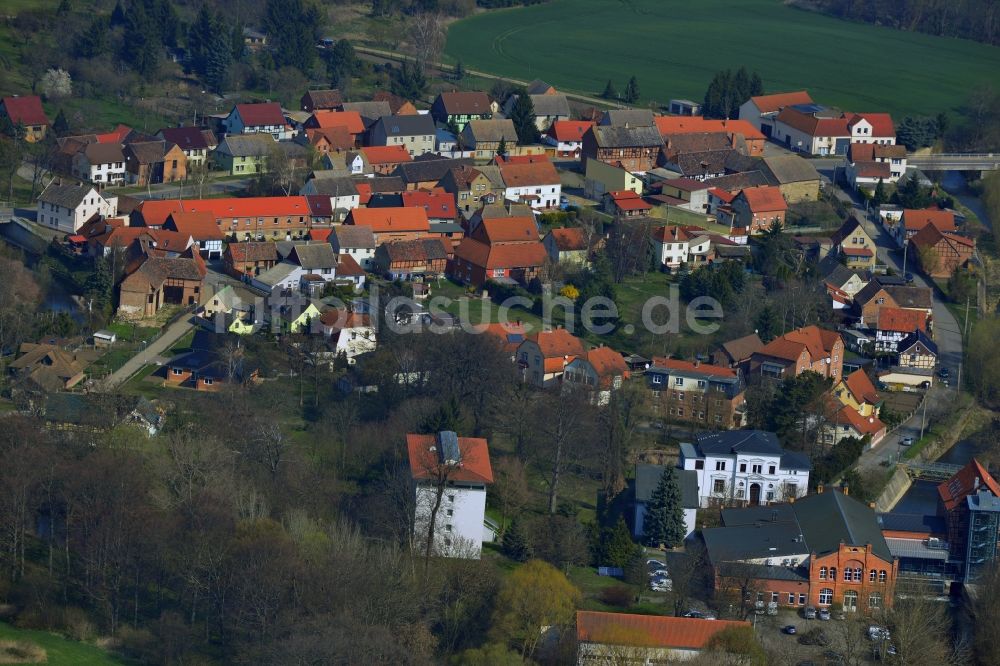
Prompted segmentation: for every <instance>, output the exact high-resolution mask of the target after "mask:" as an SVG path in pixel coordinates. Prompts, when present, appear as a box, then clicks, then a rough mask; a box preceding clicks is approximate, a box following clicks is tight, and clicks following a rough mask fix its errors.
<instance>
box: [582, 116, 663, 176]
mask: <svg viewBox="0 0 1000 666" xmlns="http://www.w3.org/2000/svg"><path fill="white" fill-rule="evenodd" d="M662 149H663V139H662V137H660V133H659V131H658V130H657V129H656V128H655V127H653V126H646V127H636V126H610V125H598V126H595V127H592V128H590V129H589V130H588V131H587V133H586V134H584V135H583V151H582V153H581V155H582V157H583V158H585V159H586V160H587V161H590V160H596V161H598V162H604V163H605V164H611V165H613V166H617V167H620V168H622V169H624V170H626V171H629V172H632V173H645V172H646V171H650V170H651V169H653V168H654V167H655V166H656V162H657V160H658V159H659V156H660V151H661V150H662Z"/></svg>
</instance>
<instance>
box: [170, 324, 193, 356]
mask: <svg viewBox="0 0 1000 666" xmlns="http://www.w3.org/2000/svg"><path fill="white" fill-rule="evenodd" d="M194 334H195V329H193V328H192V329H191V330H190V331H188V332H187V333H185V334H184V335H182V336H181V339H180V340H178V341H177V342H175V343H174V346H173V347H171V348H170V350H169V352H170V355H171V356H175V355H177V354H183V353H185V352H189V351H191V343H192V342H194Z"/></svg>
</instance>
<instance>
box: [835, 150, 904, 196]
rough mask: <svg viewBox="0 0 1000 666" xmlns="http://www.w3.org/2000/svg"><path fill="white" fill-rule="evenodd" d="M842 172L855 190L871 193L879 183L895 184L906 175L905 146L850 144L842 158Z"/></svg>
mask: <svg viewBox="0 0 1000 666" xmlns="http://www.w3.org/2000/svg"><path fill="white" fill-rule="evenodd" d="M844 171H845V172H846V174H847V180H848V182H850V183H851V184H852V185H853V186H854V188H855V189H862V188H863V189H866V190H869V191H872V190H874V189H875V187H876V186H877V185H878V184H879V183H896V182H898V181H899V179H900V178H902V177H903V175H905V174H906V146H903V145H895V144H882V143H852V144H851V145H850V148H848V150H847V155H846V156H845V158H844Z"/></svg>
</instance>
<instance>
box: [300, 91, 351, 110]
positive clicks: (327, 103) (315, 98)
mask: <svg viewBox="0 0 1000 666" xmlns="http://www.w3.org/2000/svg"><path fill="white" fill-rule="evenodd" d="M307 97H308V98H309V101H310V102H311V103H312V110H315V109H332V108H333V107H335V106H337V105H339V104H341V103H342V102H343V101H344V98H343V96H342V95H341V94H340V91H339V90H337V89H333V90H310V91H308V92H306V94H305V95H303V96H302V99H303V101H305V99H306V98H307ZM303 106H305V105H304V104H303Z"/></svg>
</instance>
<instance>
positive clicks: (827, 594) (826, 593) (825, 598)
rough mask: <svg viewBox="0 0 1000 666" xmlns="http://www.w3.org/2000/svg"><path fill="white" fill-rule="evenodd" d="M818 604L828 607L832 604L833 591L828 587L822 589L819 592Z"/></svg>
mask: <svg viewBox="0 0 1000 666" xmlns="http://www.w3.org/2000/svg"><path fill="white" fill-rule="evenodd" d="M819 603H820V604H822V605H824V606H829V605H830V604H832V603H833V590H831V589H830V588H828V587H824V588H823V589H822V590H820V591H819Z"/></svg>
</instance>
